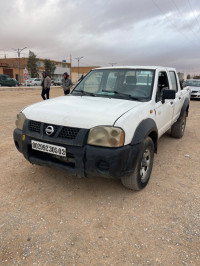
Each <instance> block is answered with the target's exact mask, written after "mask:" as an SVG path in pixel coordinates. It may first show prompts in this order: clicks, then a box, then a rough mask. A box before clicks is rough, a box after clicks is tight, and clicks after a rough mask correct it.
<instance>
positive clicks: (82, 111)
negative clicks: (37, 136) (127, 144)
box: [22, 95, 144, 129]
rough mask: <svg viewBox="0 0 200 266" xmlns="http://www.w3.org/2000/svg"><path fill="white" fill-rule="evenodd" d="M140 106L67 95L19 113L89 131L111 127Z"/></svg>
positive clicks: (32, 106) (46, 121)
mask: <svg viewBox="0 0 200 266" xmlns="http://www.w3.org/2000/svg"><path fill="white" fill-rule="evenodd" d="M141 104H142V103H141V102H136V101H129V100H123V99H113V98H103V97H90V96H73V95H68V96H61V97H57V98H54V99H51V100H46V101H43V102H39V103H36V104H32V105H30V106H28V107H26V108H25V109H23V110H22V111H23V113H24V114H25V116H26V118H28V119H30V120H35V121H40V122H45V123H48V124H56V125H63V126H70V127H78V128H88V129H89V128H92V127H95V126H98V125H110V126H111V125H114V123H115V121H116V120H117V119H118V118H119V117H120V116H122V115H123V114H124V113H126V112H128V111H129V110H131V109H133V108H135V107H136V106H138V105H141ZM143 104H144V103H143Z"/></svg>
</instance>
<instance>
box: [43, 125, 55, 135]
mask: <svg viewBox="0 0 200 266" xmlns="http://www.w3.org/2000/svg"><path fill="white" fill-rule="evenodd" d="M45 132H46V134H47V135H48V136H50V135H52V134H53V133H54V127H53V126H48V127H46V128H45Z"/></svg>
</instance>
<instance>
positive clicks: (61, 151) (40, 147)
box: [31, 140, 66, 157]
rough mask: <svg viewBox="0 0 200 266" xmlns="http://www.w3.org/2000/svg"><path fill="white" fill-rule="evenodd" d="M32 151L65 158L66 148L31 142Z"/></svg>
mask: <svg viewBox="0 0 200 266" xmlns="http://www.w3.org/2000/svg"><path fill="white" fill-rule="evenodd" d="M31 144H32V149H33V150H37V151H43V152H46V153H51V154H55V155H59V156H63V157H66V148H65V147H61V146H56V145H52V144H48V143H44V142H39V141H35V140H31Z"/></svg>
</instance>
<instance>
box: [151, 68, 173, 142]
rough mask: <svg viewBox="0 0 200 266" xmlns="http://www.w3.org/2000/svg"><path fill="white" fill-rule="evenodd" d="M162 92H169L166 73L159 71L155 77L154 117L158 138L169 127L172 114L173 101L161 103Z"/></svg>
mask: <svg viewBox="0 0 200 266" xmlns="http://www.w3.org/2000/svg"><path fill="white" fill-rule="evenodd" d="M163 90H169V80H168V76H167V73H166V71H160V72H159V73H158V77H157V92H156V99H155V115H156V124H157V128H158V135H159V137H160V136H161V135H163V134H164V133H165V132H166V131H167V130H168V129H169V128H170V127H171V123H172V118H173V113H174V102H173V100H165V103H162V94H163Z"/></svg>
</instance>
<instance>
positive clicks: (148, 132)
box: [131, 118, 158, 153]
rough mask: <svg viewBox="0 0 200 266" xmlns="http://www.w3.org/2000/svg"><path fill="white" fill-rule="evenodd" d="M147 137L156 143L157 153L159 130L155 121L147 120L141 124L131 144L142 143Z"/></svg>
mask: <svg viewBox="0 0 200 266" xmlns="http://www.w3.org/2000/svg"><path fill="white" fill-rule="evenodd" d="M146 137H150V138H151V139H152V141H153V143H154V148H155V153H156V152H157V146H158V129H157V126H156V123H155V121H154V120H153V119H151V118H147V119H144V120H142V121H141V122H140V124H139V125H138V126H137V128H136V130H135V133H134V135H133V138H132V141H131V144H132V145H135V144H138V143H141V142H142V141H143V140H144V139H145V138H146Z"/></svg>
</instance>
